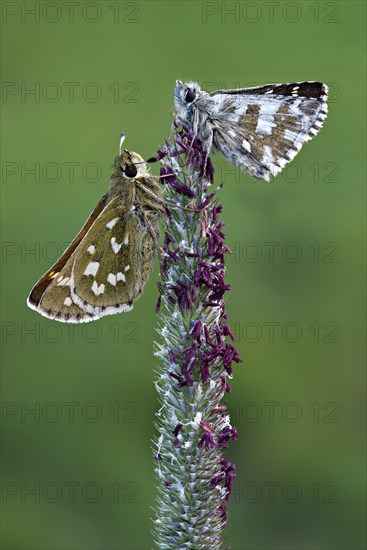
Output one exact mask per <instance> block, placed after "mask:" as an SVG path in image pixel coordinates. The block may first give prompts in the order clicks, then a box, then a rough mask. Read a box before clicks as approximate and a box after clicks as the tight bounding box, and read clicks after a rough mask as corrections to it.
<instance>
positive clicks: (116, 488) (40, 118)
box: [1, 1, 366, 550]
mask: <svg viewBox="0 0 367 550" xmlns="http://www.w3.org/2000/svg"><path fill="white" fill-rule="evenodd" d="M1 8H2V21H3V23H2V31H3V32H2V64H1V65H2V82H3V84H2V86H3V88H2V105H1V106H2V115H3V116H2V136H3V140H2V149H1V153H2V184H1V190H2V195H3V201H2V224H3V259H2V262H3V264H2V271H3V287H2V288H3V294H2V348H3V352H4V355H5V360H4V361H3V371H2V374H3V418H2V439H3V445H2V451H3V458H2V460H3V473H2V483H3V503H2V513H3V533H2V537H3V548H4V550H28V549H29V550H31V549H32V550H41V549H42V550H43V549H48V550H102V549H103V550H110V549H111V550H112V549H114V550H115V549H116V550H117V549H119V550H120V549H121V550H125V549H129V550H130V549H148V548H151V547H152V540H151V536H150V531H149V530H150V517H151V515H152V506H153V504H154V496H153V495H154V475H153V461H152V455H151V449H150V446H151V443H150V442H151V438H152V436H153V434H154V427H153V421H154V416H155V412H156V410H157V402H156V393H155V388H154V385H153V375H154V373H153V369H154V366H155V359H154V357H153V354H152V343H153V340H154V338H155V327H156V323H157V318H156V314H155V312H154V308H155V302H156V299H157V290H156V285H155V281H156V280H157V277H158V273H157V265H156V267H155V271H154V273H153V274H152V277H151V280H150V282H149V284H148V285H147V287H146V290H145V292H144V295H143V297H142V298H141V299H140V301H139V302H138V303H137V304H136V307H135V308H134V310H133V311H132V312H131V313H129V314H126V315H120V316H115V317H107V318H105V319H103V320H101V321H99V322H97V323H92V324H89V325H81V326H76V327H73V326H70V327H69V326H67V325H62V324H57V323H55V322H52V321H50V320H47V319H44V318H42V317H41V316H39V315H37V314H36V313H35V312H33V311H31V310H29V309H28V308H27V307H26V304H25V300H26V297H27V294H28V292H29V291H30V289H31V287H32V286H33V284H34V283H35V282H36V281H37V279H38V278H39V277H40V276H41V275H42V274H43V272H44V271H46V270H47V269H48V268H49V266H50V265H51V264H52V263H53V260H54V259H55V258H56V256H57V254H58V253H60V252H61V250H62V249H63V248H64V247H65V245H66V243H68V242H69V241H70V240H71V239H72V238H73V236H74V235H75V234H76V232H77V231H78V230H79V228H80V226H81V225H82V223H83V222H84V220H85V219H86V217H87V216H88V215H89V213H90V211H91V210H92V209H93V207H94V206H95V204H96V203H97V201H98V200H99V198H100V197H101V195H102V194H103V193H104V191H105V189H106V187H107V185H108V180H109V175H110V172H111V168H110V166H111V163H112V161H113V159H114V157H115V155H116V154H117V148H118V138H119V134H120V132H121V131H124V132H125V133H126V134H127V140H126V142H125V143H126V147H128V148H131V149H133V150H136V151H138V152H139V153H140V154H142V155H144V156H145V157H147V156H151V155H152V154H154V152H155V150H156V149H157V148H158V146H159V145H160V143H161V142H162V140H163V138H164V137H165V136H166V135H167V134H168V132H169V128H170V124H171V118H170V109H171V107H172V89H173V85H174V82H175V80H176V79H177V78H180V79H183V80H187V79H196V80H198V81H200V82H201V84H202V85H203V87H204V88H206V89H208V90H212V89H214V88H216V87H221V88H226V87H227V88H233V87H236V86H246V85H251V84H263V83H269V82H270V83H271V82H292V81H302V80H322V81H325V82H327V83H329V84H330V88H331V101H330V114H329V117H328V120H327V122H326V124H325V126H324V128H323V130H322V131H321V133H320V135H319V136H318V137H317V138H316V139H315V140H314V141H312V142H311V143H308V144H307V145H306V146H305V148H304V149H303V150H302V152H301V153H300V154H299V155H298V156H297V158H296V159H295V162H294V163H293V164H292V165H290V166H289V168H288V169H287V170H286V172H285V174H284V175H283V174H282V175H280V176H278V177H277V178H276V179H275V181H274V182H273V183H270V184H267V183H259V182H255V181H252V180H251V179H250V178H247V177H244V176H243V175H242V174H239V173H238V172H237V171H236V170H233V168H232V167H231V166H230V165H229V164H227V163H225V162H224V161H223V159H222V158H221V157H219V156H216V157H214V159H213V160H214V163H215V166H216V168H217V174H216V181H217V182H218V183H220V182H221V181H224V182H225V185H224V188H223V190H222V191H221V201H222V203H223V205H224V216H223V219H224V220H225V221H226V233H227V236H228V244H229V246H230V247H231V248H232V250H233V252H234V254H232V255H231V256H230V257H229V258H228V268H227V279H228V281H229V282H230V283H231V284H232V289H233V290H232V292H231V293H230V294H229V295H228V300H227V305H228V312H229V314H230V325H231V326H232V327H233V328H234V330H235V332H236V334H237V336H238V348H239V350H240V353H241V356H242V358H243V359H244V363H243V364H242V365H239V366H236V367H235V372H234V380H233V384H232V387H233V392H232V394H231V395H230V396H229V399H228V406H229V409H230V410H231V412H232V421H233V423H234V424H235V425H236V426H237V428H238V431H239V440H238V442H236V443H233V444H231V448H230V453H229V457H230V459H231V460H232V461H233V462H234V463H235V464H236V465H237V483H236V485H235V490H234V493H233V498H232V501H231V503H230V506H229V512H230V514H229V518H230V519H229V527H228V529H227V534H228V540H227V546H228V547H229V546H230V547H231V548H233V549H238V550H239V549H241V550H245V549H246V550H250V549H251V550H252V549H253V550H260V549H269V550H275V549H295V550H301V549H302V550H306V549H307V550H308V549H319V550H326V549H328V550H329V549H345V550H347V549H348V550H352V549H353V550H354V549H355V550H357V549H362V548H365V538H364V526H363V524H364V521H363V519H364V514H363V509H364V466H365V456H364V449H365V432H364V429H365V426H364V405H363V402H364V387H365V384H364V367H363V364H364V361H363V359H364V349H363V345H362V342H363V340H364V331H365V313H364V299H365V296H364V277H365V273H364V246H363V245H364V242H363V226H364V194H365V181H364V180H365V173H364V168H363V167H364V155H365V146H366V144H365V134H364V119H365V117H364V115H365V106H364V96H365V89H364V82H365V80H364V75H365V60H364V51H365V30H364V21H365V3H364V2H358V1H357V2H353V1H348V2H343V1H341V2H315V1H312V2H308V1H302V2H299V1H298V2H190V1H189V2H183V1H175V2H169V1H166V2H164V1H163V2H162V1H158V2H155V1H149V2H113V1H104V2H74V3H69V2H60V3H58V2H32V1H29V2H2V5H1ZM32 89H33V90H34V92H33V94H32V93H31V91H30V90H32ZM5 135H6V139H5V138H4V136H5ZM32 170H33V172H32ZM157 170H158V168H157V167H154V169H153V172H154V173H157ZM272 251H273V255H272ZM32 410H33V413H32ZM32 491H33V492H32Z"/></svg>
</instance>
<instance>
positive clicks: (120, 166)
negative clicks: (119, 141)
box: [116, 149, 148, 180]
mask: <svg viewBox="0 0 367 550" xmlns="http://www.w3.org/2000/svg"><path fill="white" fill-rule="evenodd" d="M116 171H117V172H118V173H120V174H122V176H123V177H124V179H127V180H133V179H135V178H139V177H141V176H143V175H146V174H147V171H148V170H147V165H146V163H145V161H144V159H143V158H142V157H141V156H140V155H138V153H134V152H133V151H128V150H127V149H124V150H123V151H122V153H121V155H120V156H119V157H117V160H116Z"/></svg>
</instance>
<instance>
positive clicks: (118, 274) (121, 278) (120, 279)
mask: <svg viewBox="0 0 367 550" xmlns="http://www.w3.org/2000/svg"><path fill="white" fill-rule="evenodd" d="M116 278H117V281H123V282H125V281H126V277H125V275H124V274H123V273H121V271H119V272H118V273H117V277H116Z"/></svg>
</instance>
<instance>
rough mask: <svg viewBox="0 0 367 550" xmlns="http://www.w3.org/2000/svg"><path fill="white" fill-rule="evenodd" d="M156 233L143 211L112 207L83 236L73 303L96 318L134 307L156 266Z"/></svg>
mask: <svg viewBox="0 0 367 550" xmlns="http://www.w3.org/2000/svg"><path fill="white" fill-rule="evenodd" d="M154 233H155V229H154V227H153V226H151V225H150V224H149V223H148V222H147V219H146V217H145V215H144V214H143V213H142V212H141V211H140V210H139V209H135V208H134V207H133V208H130V209H128V210H126V209H125V208H122V207H121V206H117V207H115V208H107V209H106V210H105V211H104V212H103V213H102V214H101V216H100V217H99V218H98V219H97V220H96V222H95V223H94V226H93V230H92V231H90V232H89V233H88V234H87V235H86V237H85V238H84V239H83V242H82V244H81V245H80V247H79V249H78V253H77V256H76V258H75V260H74V263H73V266H72V270H71V279H70V293H71V299H72V301H73V303H74V304H77V305H78V306H79V307H80V308H81V309H83V311H84V312H85V313H86V314H87V315H89V316H90V318H91V319H96V318H99V317H103V316H105V315H112V314H114V313H119V312H121V311H129V310H130V309H132V307H133V302H134V301H135V300H136V299H137V298H138V297H139V296H140V294H141V292H142V290H143V287H144V285H145V283H146V281H147V279H148V277H149V274H150V272H151V269H152V265H153V257H154V253H155V249H156V243H155V236H154Z"/></svg>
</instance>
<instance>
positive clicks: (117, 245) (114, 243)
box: [111, 237, 122, 254]
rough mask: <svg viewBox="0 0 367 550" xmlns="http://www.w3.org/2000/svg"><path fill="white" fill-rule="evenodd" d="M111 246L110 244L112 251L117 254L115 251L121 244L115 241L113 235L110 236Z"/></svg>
mask: <svg viewBox="0 0 367 550" xmlns="http://www.w3.org/2000/svg"><path fill="white" fill-rule="evenodd" d="M111 246H112V250H113V251H114V253H115V254H117V252H118V251H119V250H120V248H121V247H122V244H119V243H117V242H116V239H115V237H112V239H111Z"/></svg>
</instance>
